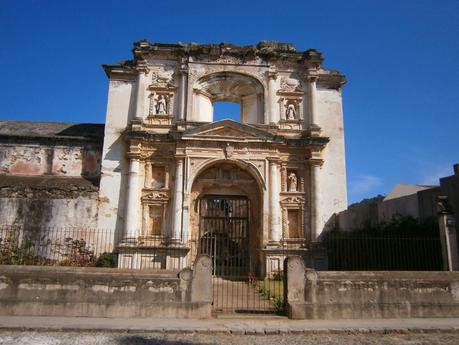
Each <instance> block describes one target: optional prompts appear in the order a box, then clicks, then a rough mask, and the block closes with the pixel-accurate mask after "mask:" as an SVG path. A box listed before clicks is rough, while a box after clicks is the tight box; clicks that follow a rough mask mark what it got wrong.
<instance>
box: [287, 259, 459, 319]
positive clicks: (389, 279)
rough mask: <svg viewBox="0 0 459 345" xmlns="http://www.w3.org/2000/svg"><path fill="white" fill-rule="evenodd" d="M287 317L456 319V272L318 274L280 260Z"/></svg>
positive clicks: (295, 261)
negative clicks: (283, 275)
mask: <svg viewBox="0 0 459 345" xmlns="http://www.w3.org/2000/svg"><path fill="white" fill-rule="evenodd" d="M286 270H287V278H286V279H287V291H286V297H287V309H288V314H289V317H290V318H293V319H364V318H410V317H459V272H416V271H413V272H401V271H392V272H385V271H380V272H378V271H376V272H366V271H365V272H364V271H362V272H358V271H353V272H344V271H343V272H331V271H329V272H326V271H322V272H318V271H314V270H305V268H304V264H303V259H301V258H299V257H290V258H288V259H287V260H286Z"/></svg>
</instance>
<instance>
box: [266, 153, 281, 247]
mask: <svg viewBox="0 0 459 345" xmlns="http://www.w3.org/2000/svg"><path fill="white" fill-rule="evenodd" d="M269 167H270V186H269V189H270V192H271V193H270V196H269V197H270V234H269V242H271V243H276V244H277V243H279V241H280V239H281V236H282V229H281V215H280V208H281V207H280V200H279V187H280V181H279V163H278V161H277V160H275V159H272V160H270V162H269Z"/></svg>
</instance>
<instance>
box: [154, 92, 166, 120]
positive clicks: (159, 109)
mask: <svg viewBox="0 0 459 345" xmlns="http://www.w3.org/2000/svg"><path fill="white" fill-rule="evenodd" d="M165 114H167V104H166V99H165V98H164V96H163V95H159V97H158V100H157V101H156V115H165Z"/></svg>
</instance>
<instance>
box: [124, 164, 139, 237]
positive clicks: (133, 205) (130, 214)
mask: <svg viewBox="0 0 459 345" xmlns="http://www.w3.org/2000/svg"><path fill="white" fill-rule="evenodd" d="M139 170H140V161H139V157H137V156H131V157H130V162H129V175H128V183H127V194H126V204H125V217H124V219H125V224H124V230H125V233H124V234H125V235H124V237H125V238H126V239H135V238H137V236H138V235H139V225H140V219H139V211H138V208H139V201H140V198H139Z"/></svg>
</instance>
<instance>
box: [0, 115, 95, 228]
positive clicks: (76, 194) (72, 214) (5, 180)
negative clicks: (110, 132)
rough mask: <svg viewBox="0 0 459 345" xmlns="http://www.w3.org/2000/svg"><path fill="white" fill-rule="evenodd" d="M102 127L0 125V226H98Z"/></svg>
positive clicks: (73, 124) (50, 124)
mask: <svg viewBox="0 0 459 345" xmlns="http://www.w3.org/2000/svg"><path fill="white" fill-rule="evenodd" d="M103 129H104V126H103V125H97V124H77V123H62V122H55V123H51V122H17V121H0V219H1V220H0V226H5V225H7V226H11V225H14V226H18V227H21V228H23V229H25V230H27V229H29V228H32V227H33V228H63V227H93V228H95V227H96V226H97V216H98V191H99V187H98V185H99V179H100V164H101V151H102V142H103V136H102V134H103Z"/></svg>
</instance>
